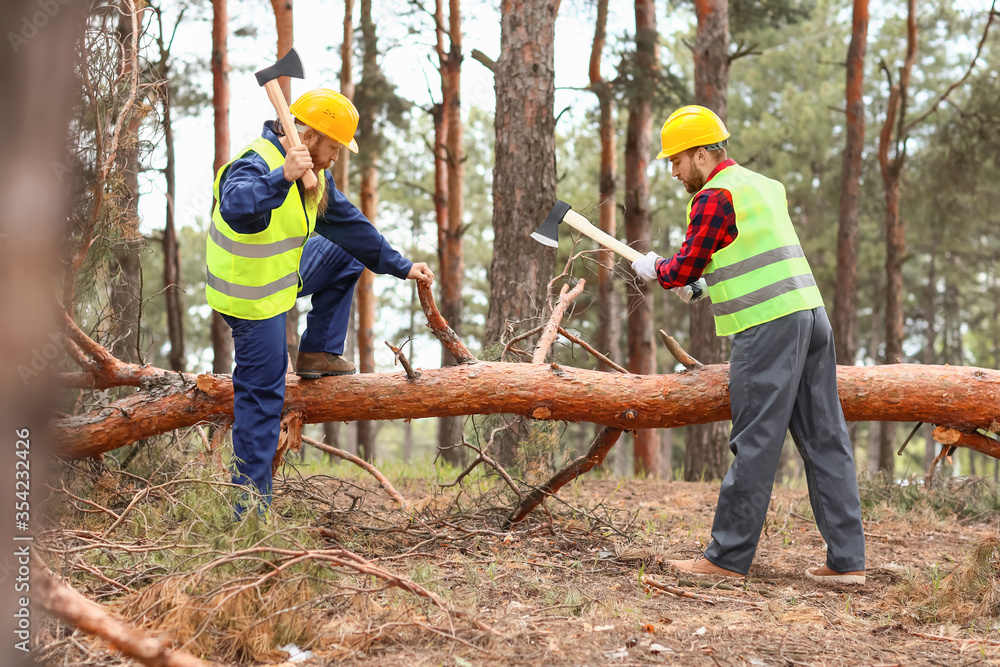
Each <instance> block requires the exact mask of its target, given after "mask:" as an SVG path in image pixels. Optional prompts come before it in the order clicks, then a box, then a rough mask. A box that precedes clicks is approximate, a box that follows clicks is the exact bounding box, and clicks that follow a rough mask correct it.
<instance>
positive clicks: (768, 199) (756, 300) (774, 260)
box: [688, 165, 823, 336]
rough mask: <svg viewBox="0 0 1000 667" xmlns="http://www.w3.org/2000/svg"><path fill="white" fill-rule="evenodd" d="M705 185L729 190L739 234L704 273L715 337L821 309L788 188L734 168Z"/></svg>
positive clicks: (751, 172) (756, 174)
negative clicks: (791, 213)
mask: <svg viewBox="0 0 1000 667" xmlns="http://www.w3.org/2000/svg"><path fill="white" fill-rule="evenodd" d="M705 187H710V188H718V189H723V190H727V191H729V194H730V195H731V196H732V198H733V209H734V211H735V213H736V228H737V231H738V233H737V236H736V239H735V240H734V241H733V242H732V243H730V244H729V245H728V246H726V247H725V248H723V249H722V250H719V251H717V252H716V253H715V254H713V255H712V258H711V260H710V261H709V263H708V266H706V267H705V272H704V273H703V274H702V277H703V278H704V279H705V282H706V283H708V295H709V297H710V298H711V299H712V309H713V310H714V312H715V331H716V333H717V334H718V335H719V336H729V335H731V334H734V333H739V332H740V331H744V330H746V329H749V328H750V327H753V326H757V325H758V324H764V323H765V322H770V321H772V320H776V319H778V318H779V317H784V316H785V315H788V314H790V313H794V312H797V311H800V310H812V309H813V308H817V307H819V306H822V305H823V296H822V295H821V294H820V291H819V288H818V287H817V286H816V279H815V278H814V277H813V274H812V270H811V269H810V268H809V262H808V261H807V260H806V257H805V254H804V253H803V252H802V246H801V245H799V237H798V235H796V233H795V229H794V228H793V227H792V220H791V218H789V217H788V200H787V199H786V198H785V188H784V186H783V185H781V183H779V182H777V181H773V180H771V179H770V178H767V177H765V176H761V175H760V174H758V173H755V172H753V171H750V170H749V169H745V168H743V167H741V166H739V165H733V166H730V167H727V168H725V169H723V170H722V171H720V172H719V173H718V174H716V175H715V176H714V177H713V178H712V180H711V181H710V182H709V183H708V184H706V185H705ZM691 201H692V202H693V201H694V199H693V198H692V200H691ZM690 218H691V203H688V219H689V220H690Z"/></svg>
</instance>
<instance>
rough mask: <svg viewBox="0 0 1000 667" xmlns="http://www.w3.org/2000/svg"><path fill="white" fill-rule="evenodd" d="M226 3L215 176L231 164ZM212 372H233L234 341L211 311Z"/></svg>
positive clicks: (216, 62) (218, 38) (221, 1)
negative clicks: (224, 166)
mask: <svg viewBox="0 0 1000 667" xmlns="http://www.w3.org/2000/svg"><path fill="white" fill-rule="evenodd" d="M226 2H227V0H212V109H213V112H214V113H213V116H214V122H215V161H214V165H213V168H212V176H213V178H214V176H215V174H217V173H218V172H219V170H220V169H222V166H223V165H225V164H226V163H227V162H229V158H230V155H229V151H230V148H229V39H228V35H229V10H228V8H227V5H226ZM212 355H213V356H212V372H213V373H231V372H232V370H233V338H232V336H231V335H230V332H229V325H228V324H226V321H225V320H223V319H222V316H221V315H219V313H217V312H216V311H214V310H213V311H212Z"/></svg>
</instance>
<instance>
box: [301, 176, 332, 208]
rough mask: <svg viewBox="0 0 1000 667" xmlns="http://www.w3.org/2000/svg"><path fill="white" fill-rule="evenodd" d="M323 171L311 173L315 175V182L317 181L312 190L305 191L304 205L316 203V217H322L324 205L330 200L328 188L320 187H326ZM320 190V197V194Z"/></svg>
mask: <svg viewBox="0 0 1000 667" xmlns="http://www.w3.org/2000/svg"><path fill="white" fill-rule="evenodd" d="M325 171H326V170H325V169H320V170H319V172H313V173H314V174H316V180H317V181H318V182H317V184H316V187H314V188H313V189H312V190H305V193H306V204H309V205H310V206H311V205H312V204H313V203H316V211H317V212H318V213H317V214H318V215H322V214H323V212H324V211H326V204H327V202H328V201H329V200H330V188H327V187H321V185H326V173H324V172H325ZM303 187H304V186H303ZM321 189H322V195H321V194H320V190H321Z"/></svg>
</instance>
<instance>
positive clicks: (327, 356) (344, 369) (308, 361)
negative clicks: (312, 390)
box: [295, 352, 355, 380]
mask: <svg viewBox="0 0 1000 667" xmlns="http://www.w3.org/2000/svg"><path fill="white" fill-rule="evenodd" d="M354 370H355V369H354V364H352V363H351V362H349V361H348V360H347V359H344V358H343V357H342V356H340V355H339V354H331V353H330V352H299V356H298V360H297V361H296V362H295V374H296V375H298V376H299V377H300V378H303V379H305V380H315V379H316V378H321V377H325V376H327V375H350V374H351V373H353V372H354Z"/></svg>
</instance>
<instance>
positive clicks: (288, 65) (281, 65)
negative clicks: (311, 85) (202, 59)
mask: <svg viewBox="0 0 1000 667" xmlns="http://www.w3.org/2000/svg"><path fill="white" fill-rule="evenodd" d="M256 76H257V83H258V84H260V85H261V86H263V88H264V90H265V91H267V96H268V98H270V100H271V104H272V105H273V106H274V110H275V111H277V112H278V120H280V121H281V129H283V130H284V131H285V136H286V137H288V143H290V144H291V145H292V146H298V145H299V144H301V143H302V142H301V141H299V132H298V130H296V129H295V119H294V118H292V112H291V111H289V110H288V102H286V101H285V95H284V94H283V93H282V92H281V87H280V86H279V85H278V77H280V76H291V77H294V78H296V79H302V78H304V77H305V74H304V73H303V71H302V61H301V60H299V54H298V53H296V52H295V49H289V50H288V53H286V54H285V56H284V57H283V58H282V59H281V60H279V61H278V62H276V63H274V64H273V65H271V66H270V67H265V68H264V69H262V70H261V71H259V72H257V74H256ZM316 183H317V180H316V174H314V173H313V172H312V170H309V171H306V172H305V173H304V174H302V184H303V185H305V186H306V190H312V189H313V188H314V187H316Z"/></svg>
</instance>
